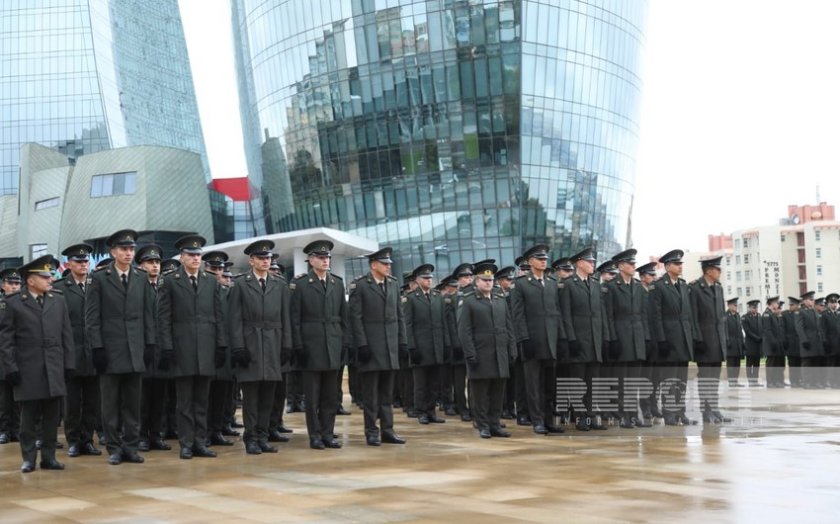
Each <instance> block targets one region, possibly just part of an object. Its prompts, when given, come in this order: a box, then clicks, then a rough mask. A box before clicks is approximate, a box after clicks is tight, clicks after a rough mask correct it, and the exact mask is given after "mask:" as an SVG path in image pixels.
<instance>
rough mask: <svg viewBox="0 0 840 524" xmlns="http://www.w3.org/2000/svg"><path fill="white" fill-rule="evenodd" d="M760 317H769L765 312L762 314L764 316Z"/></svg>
mask: <svg viewBox="0 0 840 524" xmlns="http://www.w3.org/2000/svg"><path fill="white" fill-rule="evenodd" d="M761 316H762V317H769V316H770V313H768V312H767V311H765V312H764V314H763V315H761Z"/></svg>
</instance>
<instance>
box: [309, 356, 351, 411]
mask: <svg viewBox="0 0 840 524" xmlns="http://www.w3.org/2000/svg"><path fill="white" fill-rule="evenodd" d="M335 387H336V389H335V406H336V409H338V406H341V405H342V404H344V366H343V365H342V366H339V368H338V371H336V373H335ZM304 391H305V387H304ZM305 394H306V393H305V392H304V395H305Z"/></svg>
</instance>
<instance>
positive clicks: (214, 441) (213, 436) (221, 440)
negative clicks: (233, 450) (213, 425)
mask: <svg viewBox="0 0 840 524" xmlns="http://www.w3.org/2000/svg"><path fill="white" fill-rule="evenodd" d="M207 440H208V441H209V442H210V444H211V445H213V446H233V441H232V440H228V439H226V438H225V437H223V436H222V434H221V433H219V432H218V431H217V432H215V433H210V438H209V439H207Z"/></svg>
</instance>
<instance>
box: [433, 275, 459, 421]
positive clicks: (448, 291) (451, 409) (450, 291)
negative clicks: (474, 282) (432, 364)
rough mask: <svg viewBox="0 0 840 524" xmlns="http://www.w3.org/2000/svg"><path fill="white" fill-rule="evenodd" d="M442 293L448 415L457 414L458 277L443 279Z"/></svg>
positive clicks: (444, 395) (442, 398) (443, 405)
mask: <svg viewBox="0 0 840 524" xmlns="http://www.w3.org/2000/svg"><path fill="white" fill-rule="evenodd" d="M438 287H439V288H440V295H441V297H443V310H444V318H445V320H446V331H447V333H449V344H450V345H449V347H444V348H443V349H444V355H443V365H442V366H441V367H440V391H439V392H438V396H439V397H440V406H441V409H443V410H444V412H445V413H446V414H447V415H450V416H452V415H455V414H456V413H455V400H454V396H453V388H452V354H453V352H454V351H453V347H454V346H455V345H459V344H460V342H459V341H458V325H457V322H456V320H455V305H456V303H457V295H458V279H457V278H455V276H453V275H449V276H447V277H445V278H444V279H443V280H441V283H440V284H439V285H438Z"/></svg>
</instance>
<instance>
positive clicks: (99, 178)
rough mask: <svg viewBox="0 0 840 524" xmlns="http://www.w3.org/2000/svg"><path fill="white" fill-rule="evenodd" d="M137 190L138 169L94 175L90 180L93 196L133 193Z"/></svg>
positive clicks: (91, 194)
mask: <svg viewBox="0 0 840 524" xmlns="http://www.w3.org/2000/svg"><path fill="white" fill-rule="evenodd" d="M136 190H137V171H129V172H126V173H110V174H107V175H94V177H93V178H91V182H90V196H91V197H92V198H99V197H107V196H116V195H133V194H134V192H135V191H136Z"/></svg>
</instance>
